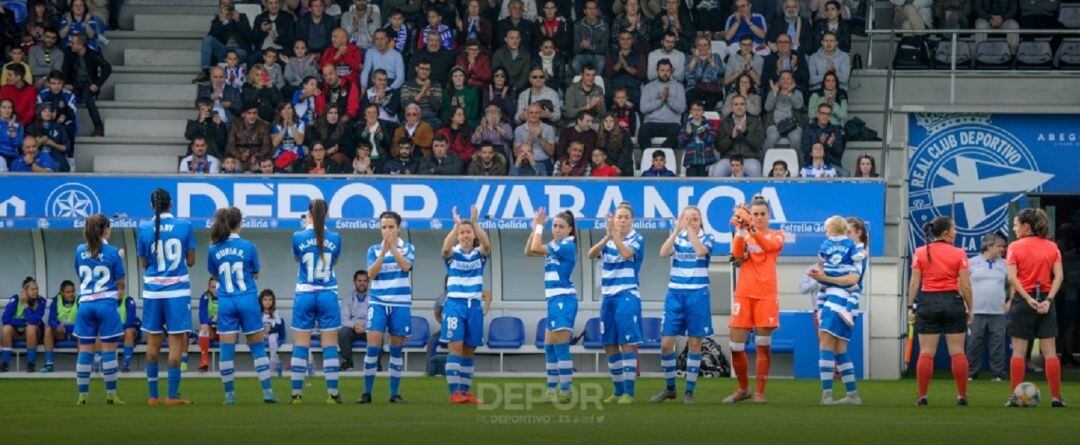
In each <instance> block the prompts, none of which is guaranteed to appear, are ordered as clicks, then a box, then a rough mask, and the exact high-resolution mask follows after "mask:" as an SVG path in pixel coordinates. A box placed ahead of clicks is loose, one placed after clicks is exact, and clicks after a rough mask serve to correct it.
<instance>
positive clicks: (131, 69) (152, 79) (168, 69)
mask: <svg viewBox="0 0 1080 445" xmlns="http://www.w3.org/2000/svg"><path fill="white" fill-rule="evenodd" d="M198 73H199V67H198V65H197V64H196V65H190V66H125V65H114V66H113V72H112V75H111V76H109V80H106V81H105V85H104V86H103V87H102V88H101V98H102V99H112V98H113V97H114V96H113V93H114V90H115V87H116V85H118V84H124V83H135V84H176V85H182V84H188V85H190V84H191V79H194V78H195V75H196V74H198Z"/></svg>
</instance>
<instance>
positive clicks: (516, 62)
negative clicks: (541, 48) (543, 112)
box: [491, 22, 532, 91]
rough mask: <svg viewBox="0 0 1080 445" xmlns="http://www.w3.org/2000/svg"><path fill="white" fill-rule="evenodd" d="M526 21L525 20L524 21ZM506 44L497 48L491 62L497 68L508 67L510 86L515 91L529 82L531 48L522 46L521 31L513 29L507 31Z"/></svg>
mask: <svg viewBox="0 0 1080 445" xmlns="http://www.w3.org/2000/svg"><path fill="white" fill-rule="evenodd" d="M523 23H524V22H523ZM503 41H504V42H506V45H505V46H503V47H501V48H499V49H497V50H495V55H493V56H492V58H491V63H492V65H493V66H495V67H496V68H498V67H502V68H505V69H506V74H507V76H508V78H507V80H509V82H510V87H511V88H512V89H513V90H514V91H518V90H520V89H523V88H525V87H526V86H527V85H528V84H529V83H528V82H529V71H530V70H529V67H530V66H532V56H531V55H530V54H529V52H530V51H529V50H528V49H526V48H527V47H526V48H523V47H522V42H521V31H520V30H518V29H511V30H509V31H507V32H506V37H505V38H504V39H503Z"/></svg>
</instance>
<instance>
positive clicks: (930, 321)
mask: <svg viewBox="0 0 1080 445" xmlns="http://www.w3.org/2000/svg"><path fill="white" fill-rule="evenodd" d="M918 303H919V304H918V306H917V307H918V309H917V310H916V311H915V322H916V325H917V326H918V329H919V333H920V334H941V333H945V334H963V333H965V332H967V325H968V323H967V322H968V314H967V308H966V307H964V298H963V297H961V296H960V292H958V291H955V290H950V291H938V292H926V291H923V292H922V293H921V294H919V301H918Z"/></svg>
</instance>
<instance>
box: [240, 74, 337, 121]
mask: <svg viewBox="0 0 1080 445" xmlns="http://www.w3.org/2000/svg"><path fill="white" fill-rule="evenodd" d="M301 85H302V88H301V89H299V90H297V91H296V92H294V93H293V97H292V101H291V104H292V108H293V111H294V112H296V115H297V116H298V117H299V119H300V122H302V123H304V124H314V123H315V118H316V117H318V116H319V115H321V114H322V113H323V110H324V109H325V108H326V96H324V95H323V94H322V90H321V89H319V79H318V78H315V77H308V78H306V79H304V82H303V84H301ZM286 103H290V102H286ZM244 106H247V105H246V104H245V105H244ZM278 109H279V110H280V107H279V108H278ZM274 116H275V118H276V117H277V113H275V115H274Z"/></svg>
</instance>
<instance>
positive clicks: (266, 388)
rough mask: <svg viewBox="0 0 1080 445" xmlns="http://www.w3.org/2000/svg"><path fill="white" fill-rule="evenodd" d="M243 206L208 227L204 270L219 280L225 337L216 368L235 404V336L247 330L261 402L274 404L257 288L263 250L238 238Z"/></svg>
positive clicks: (216, 216) (221, 333) (219, 306)
mask: <svg viewBox="0 0 1080 445" xmlns="http://www.w3.org/2000/svg"><path fill="white" fill-rule="evenodd" d="M243 219H244V218H243V215H241V214H240V209H237V208H236V207H228V208H224V209H219V210H218V211H217V212H216V213H214V224H213V225H211V226H210V243H211V244H210V250H209V252H207V256H206V269H207V270H208V271H209V272H210V276H211V277H213V278H215V279H216V281H217V291H216V293H217V333H218V336H219V339H220V342H221V357H220V358H219V360H218V369H219V370H220V372H221V382H222V385H223V386H224V387H225V404H226V405H233V404H236V395H235V393H234V391H233V387H234V385H233V372H234V370H235V363H234V357H235V356H236V337H237V335H238V334H240V333H243V334H244V335H245V336H246V338H247V344H248V348H249V349H250V350H251V359H252V360H253V361H254V362H255V363H254V364H255V374H256V375H257V376H258V377H259V383H260V384H261V385H262V390H263V402H265V403H276V402H277V397H275V396H274V391H273V389H271V388H270V360H269V359H268V358H267V356H266V346H265V345H263V336H264V335H265V334H264V331H263V325H262V310H261V307H260V306H259V300H258V297H257V296H256V292H258V291H259V287H258V285H257V284H256V283H255V278H256V277H258V275H259V269H260V265H259V251H258V250H257V249H256V248H255V243H252V242H251V241H248V240H246V239H243V238H241V237H240V227H241V225H242V223H243Z"/></svg>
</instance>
